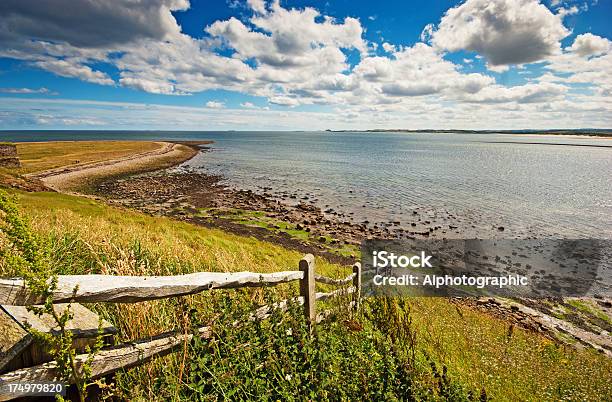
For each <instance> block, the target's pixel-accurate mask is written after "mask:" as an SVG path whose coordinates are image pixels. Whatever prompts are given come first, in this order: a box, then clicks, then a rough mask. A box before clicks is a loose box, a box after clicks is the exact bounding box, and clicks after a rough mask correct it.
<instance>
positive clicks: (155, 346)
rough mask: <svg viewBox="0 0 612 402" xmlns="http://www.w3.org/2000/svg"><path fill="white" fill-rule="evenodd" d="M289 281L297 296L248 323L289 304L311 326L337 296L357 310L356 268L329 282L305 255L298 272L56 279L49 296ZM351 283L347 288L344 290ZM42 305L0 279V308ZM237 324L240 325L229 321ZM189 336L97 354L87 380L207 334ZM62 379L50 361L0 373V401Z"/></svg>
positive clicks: (156, 292)
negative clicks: (30, 385) (17, 390)
mask: <svg viewBox="0 0 612 402" xmlns="http://www.w3.org/2000/svg"><path fill="white" fill-rule="evenodd" d="M293 281H299V282H300V296H299V297H296V298H294V299H291V300H283V301H281V302H278V303H274V304H272V305H266V306H262V307H260V308H258V309H256V310H254V311H253V313H252V314H251V315H250V316H249V317H248V319H249V320H261V319H265V318H267V317H269V316H270V314H271V313H272V311H274V310H277V309H280V310H283V311H284V310H286V309H287V307H288V305H289V303H290V302H292V301H293V302H295V303H298V304H300V305H303V307H304V315H305V317H306V320H307V321H308V323H309V324H310V325H311V327H312V326H314V325H315V324H316V323H317V322H320V321H321V320H323V319H324V318H325V317H326V315H327V314H328V313H329V312H327V311H323V312H320V313H319V314H317V309H316V302H317V300H326V299H329V298H333V297H337V296H340V295H348V294H351V295H352V300H351V302H350V305H351V306H352V308H353V309H358V308H359V299H360V296H361V265H360V264H359V263H356V264H354V265H353V273H352V274H351V275H349V276H347V277H346V278H343V279H332V278H328V277H325V276H321V275H317V274H316V273H315V261H314V256H313V255H312V254H307V255H305V256H304V257H303V258H302V259H301V260H300V262H299V270H298V271H283V272H274V273H267V274H264V273H254V272H232V273H219V272H199V273H194V274H187V275H177V276H111V275H60V276H59V277H58V281H57V287H56V288H55V290H54V291H53V293H52V294H51V298H52V299H53V301H54V302H56V303H61V302H85V303H93V302H112V303H134V302H140V301H145V300H154V299H162V298H169V297H177V296H184V295H190V294H195V293H200V292H204V291H207V290H211V289H232V288H241V287H261V286H275V285H278V284H281V283H288V282H293ZM316 282H320V283H324V284H327V285H334V286H344V287H342V288H340V289H336V290H334V291H331V292H326V293H322V292H316V291H315V283H316ZM346 285H351V286H346ZM43 302H44V298H42V297H41V296H40V295H38V294H34V293H32V292H30V291H29V290H28V288H27V287H26V286H25V282H24V281H23V280H22V279H0V304H3V305H18V306H25V305H35V304H40V303H43ZM233 324H234V325H240V323H233ZM194 332H195V334H194V333H191V334H185V333H180V332H169V333H164V334H160V335H158V336H155V337H153V338H147V339H141V340H136V341H131V342H126V343H123V344H120V345H116V346H113V347H109V348H105V349H102V350H100V351H99V352H98V353H97V354H96V355H95V356H94V358H93V360H92V361H91V377H92V378H99V377H103V376H105V375H108V374H111V373H113V372H115V371H117V370H120V369H127V368H130V367H134V366H137V365H140V364H143V363H145V362H147V361H149V360H150V359H152V358H153V357H156V356H162V355H165V354H168V353H170V352H172V351H174V350H175V349H176V348H177V347H178V346H180V345H182V344H184V343H185V342H188V341H189V340H191V339H192V337H193V336H200V337H201V338H204V339H207V338H210V337H211V336H212V331H211V328H210V327H201V328H198V330H197V331H194ZM87 359H88V355H87V354H82V355H77V357H76V362H77V367H78V368H81V367H82V365H83V363H85V361H86V360H87ZM49 381H62V379H61V378H60V376H59V375H58V373H57V370H56V363H55V362H49V363H44V364H40V365H37V366H34V367H27V368H23V369H20V370H15V371H12V372H9V373H6V374H3V375H0V384H2V385H4V387H2V390H0V401H3V400H9V399H13V398H17V397H19V395H18V394H8V393H6V392H5V391H6V390H7V387H6V386H8V385H10V384H18V383H25V382H49Z"/></svg>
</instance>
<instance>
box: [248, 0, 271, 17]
mask: <svg viewBox="0 0 612 402" xmlns="http://www.w3.org/2000/svg"><path fill="white" fill-rule="evenodd" d="M247 4H248V5H249V7H251V9H252V10H253V11H255V12H256V13H260V14H265V13H266V12H267V10H266V2H265V0H247Z"/></svg>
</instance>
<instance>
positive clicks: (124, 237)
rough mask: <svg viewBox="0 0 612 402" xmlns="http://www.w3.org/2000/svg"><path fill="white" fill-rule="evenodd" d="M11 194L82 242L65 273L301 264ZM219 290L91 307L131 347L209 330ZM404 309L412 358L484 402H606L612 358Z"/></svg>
mask: <svg viewBox="0 0 612 402" xmlns="http://www.w3.org/2000/svg"><path fill="white" fill-rule="evenodd" d="M16 194H17V195H18V199H19V202H20V204H21V207H22V208H23V210H24V211H25V212H26V213H27V214H28V215H29V216H30V217H31V220H32V224H33V226H34V227H35V229H36V230H37V231H38V232H41V233H47V234H49V233H56V234H57V235H58V236H65V235H66V234H67V233H68V234H71V236H72V235H74V238H75V239H77V238H78V239H80V240H79V241H82V242H84V244H85V245H86V247H83V246H82V245H80V246H78V247H72V246H70V245H66V246H65V254H67V255H68V254H70V253H74V260H75V261H76V260H79V259H80V260H83V261H87V264H86V265H75V264H73V268H72V269H73V270H74V269H76V271H77V272H74V271H73V272H74V273H85V272H101V273H106V274H122V275H142V274H157V275H169V274H179V273H186V272H193V271H237V270H249V271H258V272H270V271H278V270H287V269H291V270H294V269H296V267H297V263H298V261H299V259H300V258H301V254H300V253H298V252H295V251H291V250H287V249H284V248H282V247H280V246H277V245H274V244H272V243H267V242H264V241H260V240H257V239H255V238H247V237H242V236H237V235H233V234H229V233H226V232H223V231H220V230H216V229H208V228H202V227H197V226H194V225H191V224H187V223H184V222H177V221H174V220H171V219H168V218H163V217H151V216H147V215H144V214H141V213H137V212H132V211H127V210H123V209H117V208H113V207H109V206H106V205H104V204H101V203H99V202H96V201H93V200H90V199H85V198H80V197H75V196H69V195H62V194H54V193H22V192H19V193H16ZM135 244H137V246H135ZM78 253H81V254H83V255H85V256H86V258H84V257H82V256H81V257H79V255H78ZM67 258H70V257H67ZM74 266H76V267H77V268H74ZM317 271H318V272H319V273H321V274H324V275H327V276H332V277H343V276H345V275H347V274H348V272H349V267H342V266H338V265H333V264H330V263H328V262H326V261H325V260H322V259H319V258H317ZM289 289H290V287H288V286H287V287H278V288H267V289H249V290H233V291H230V292H231V295H235V297H242V298H248V299H250V300H251V301H253V302H256V303H260V302H262V301H263V294H264V293H269V292H279V293H278V294H279V296H283V295H284V293H285V292H287V291H288V290H289ZM223 292H224V291H215V292H208V293H206V294H202V295H197V296H189V297H184V298H175V299H167V300H159V301H151V302H145V303H138V304H128V305H121V304H115V305H105V306H96V307H95V308H96V309H97V310H98V311H100V312H101V313H102V314H103V315H104V316H105V318H108V319H109V320H111V322H113V323H114V324H115V325H116V326H117V327H118V328H119V330H120V333H121V336H122V338H123V339H126V340H127V339H137V338H142V337H147V336H151V335H155V334H158V333H160V332H163V331H166V330H170V329H180V328H181V325H182V323H184V322H185V316H186V313H185V312H186V311H189V310H190V309H194V308H196V309H197V311H198V312H199V316H198V320H199V321H200V320H201V321H200V322H199V323H198V324H205V323H208V322H214V319H215V318H214V317H215V316H216V315H215V313H216V312H215V311H212V310H211V309H212V308H213V307H212V306H214V305H215V299H216V298H218V297H220V295H221V294H223ZM292 292H295V288H293V290H292ZM225 294H227V292H226V293H225ZM409 304H410V310H411V315H412V317H413V324H414V328H415V329H416V332H417V349H418V353H419V354H420V355H421V356H429V357H430V358H431V359H432V360H433V361H435V362H437V363H438V364H439V365H441V364H444V365H446V366H447V367H448V373H449V375H450V376H451V377H452V378H455V379H458V380H460V381H461V383H463V384H465V385H466V386H467V387H469V388H470V389H474V390H480V389H482V388H483V387H484V388H485V389H486V392H487V395H488V396H489V397H492V398H493V399H494V400H534V401H536V400H537V401H539V400H611V399H612V375H611V374H610V373H612V360H610V359H608V358H607V357H605V356H603V355H600V354H597V353H596V352H594V351H592V350H581V351H577V350H574V349H572V348H569V347H562V346H559V345H557V344H555V343H553V342H551V341H549V340H547V339H545V338H544V337H542V336H540V335H539V334H537V333H532V332H526V331H523V330H521V329H519V328H514V329H513V330H510V328H509V324H508V323H507V322H505V321H503V320H501V319H498V318H494V317H491V316H488V315H487V314H485V313H482V312H479V311H474V310H471V309H469V308H465V307H458V306H456V305H454V304H452V303H451V302H449V301H448V300H447V299H442V298H415V299H411V300H410V301H409ZM211 320H213V321H211ZM181 364H182V355H181V353H177V354H173V355H170V356H167V357H164V358H161V359H157V360H155V361H154V362H152V363H150V364H148V365H146V366H143V367H141V368H138V369H135V370H131V371H128V372H126V373H121V374H119V375H118V378H119V379H120V381H121V382H122V383H123V384H124V385H126V386H127V385H128V384H129V388H130V395H132V396H134V395H139V396H141V397H146V398H149V399H152V400H156V399H158V398H159V396H158V395H155V394H154V393H152V392H153V391H152V390H154V389H155V386H154V384H153V382H154V381H155V380H154V379H155V378H160V380H161V381H164V382H165V383H166V382H168V383H172V382H173V381H175V380H176V379H172V378H169V377H168V376H169V375H174V376H176V375H177V374H178V372H179V367H181ZM424 364H427V363H424Z"/></svg>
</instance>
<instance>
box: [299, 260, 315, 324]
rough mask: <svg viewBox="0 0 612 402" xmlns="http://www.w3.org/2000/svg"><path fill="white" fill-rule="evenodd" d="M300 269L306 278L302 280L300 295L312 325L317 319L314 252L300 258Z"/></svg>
mask: <svg viewBox="0 0 612 402" xmlns="http://www.w3.org/2000/svg"><path fill="white" fill-rule="evenodd" d="M300 271H302V272H304V278H303V279H301V280H300V296H302V297H303V298H304V315H305V316H306V320H307V321H308V323H309V324H310V325H311V326H314V324H315V323H316V321H317V312H316V308H315V303H316V294H315V261H314V256H313V255H312V254H306V255H305V256H304V257H303V258H302V259H301V260H300Z"/></svg>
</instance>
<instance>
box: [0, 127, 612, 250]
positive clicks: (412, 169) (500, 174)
mask: <svg viewBox="0 0 612 402" xmlns="http://www.w3.org/2000/svg"><path fill="white" fill-rule="evenodd" d="M2 139H4V140H22V141H36V140H38V141H41V140H62V139H63V140H67V139H149V140H150V139H176V140H179V139H181V140H193V139H211V140H214V141H215V143H214V144H213V145H212V148H213V152H208V153H203V154H200V155H199V156H197V157H196V158H194V159H192V160H191V161H189V162H187V163H186V164H185V165H184V167H187V168H192V169H196V170H200V169H201V170H203V171H205V172H207V173H212V174H219V175H222V176H223V177H225V181H226V183H227V184H228V185H230V186H233V187H237V188H245V189H252V190H255V191H259V192H262V191H264V188H265V187H271V188H272V189H273V190H268V192H271V193H273V194H275V195H277V196H279V197H280V196H281V195H282V194H283V193H285V192H286V193H290V194H294V193H295V194H297V199H287V200H288V201H294V202H295V201H297V200H299V199H300V198H302V197H303V196H306V197H308V200H307V202H311V203H314V204H316V205H318V206H321V207H323V208H327V207H328V206H329V207H331V208H334V209H335V210H337V211H340V212H342V213H344V214H345V215H346V217H347V219H348V218H350V219H351V220H353V221H357V222H361V221H364V220H368V221H370V222H376V221H399V222H401V225H402V226H409V225H410V223H413V222H417V223H418V224H419V225H421V224H424V221H425V220H427V221H429V222H431V224H440V225H442V226H444V227H446V226H448V225H451V226H458V228H456V229H455V228H452V229H449V233H448V234H450V235H452V234H453V233H454V234H455V236H454V237H463V236H466V237H470V236H472V237H486V236H487V235H491V236H492V235H493V234H495V235H496V236H499V235H500V233H499V232H498V231H497V227H498V226H504V228H505V231H504V236H506V237H529V236H562V237H599V238H612V176H611V172H612V140H607V139H594V138H568V137H556V136H516V135H510V134H430V133H362V132H346V133H326V132H199V133H198V132H189V133H184V132H183V133H181V132H137V133H134V132H131V133H125V132H87V133H83V134H78V135H77V134H75V133H74V132H40V133H27V134H25V133H15V134H7V133H0V140H2ZM533 143H538V144H533ZM579 145H588V146H579ZM415 211H416V212H417V213H416V214H415V213H414V212H415ZM419 218H420V219H421V221H418V219H419ZM457 232H458V233H457ZM450 237H452V236H450Z"/></svg>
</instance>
